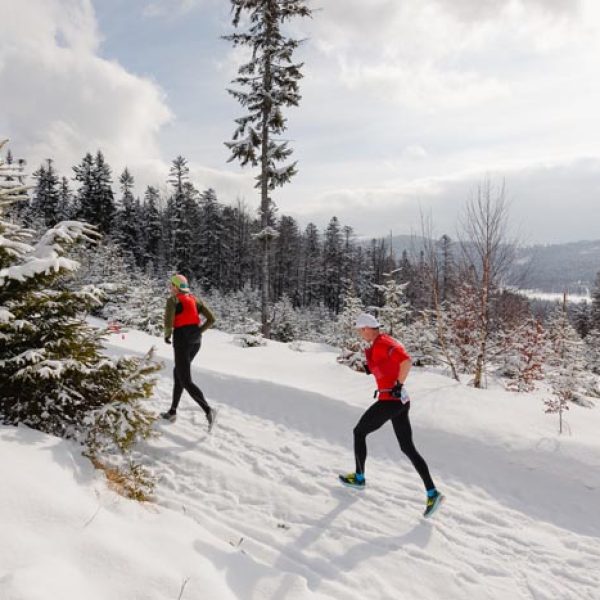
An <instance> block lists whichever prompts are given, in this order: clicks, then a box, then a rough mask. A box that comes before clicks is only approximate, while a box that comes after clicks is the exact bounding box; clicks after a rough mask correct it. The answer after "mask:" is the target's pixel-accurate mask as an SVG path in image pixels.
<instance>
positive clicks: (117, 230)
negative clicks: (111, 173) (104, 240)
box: [112, 167, 144, 265]
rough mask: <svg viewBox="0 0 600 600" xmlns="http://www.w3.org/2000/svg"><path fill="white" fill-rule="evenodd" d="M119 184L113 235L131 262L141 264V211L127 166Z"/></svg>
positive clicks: (133, 181)
mask: <svg viewBox="0 0 600 600" xmlns="http://www.w3.org/2000/svg"><path fill="white" fill-rule="evenodd" d="M119 184H120V187H121V198H120V202H119V207H118V209H117V211H116V214H115V224H114V227H113V235H112V237H113V239H114V240H115V241H116V243H117V244H119V245H120V246H121V248H122V250H123V254H124V256H126V257H127V258H128V261H129V263H130V264H131V265H140V264H142V257H143V254H144V250H143V248H142V242H141V237H142V232H141V228H140V212H139V208H138V206H137V204H136V201H135V198H134V196H133V186H134V185H135V180H134V179H133V176H132V175H131V173H130V172H129V169H127V167H126V168H125V169H124V171H123V173H122V174H121V176H120V177H119Z"/></svg>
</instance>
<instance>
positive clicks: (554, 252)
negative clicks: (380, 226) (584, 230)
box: [388, 235, 600, 294]
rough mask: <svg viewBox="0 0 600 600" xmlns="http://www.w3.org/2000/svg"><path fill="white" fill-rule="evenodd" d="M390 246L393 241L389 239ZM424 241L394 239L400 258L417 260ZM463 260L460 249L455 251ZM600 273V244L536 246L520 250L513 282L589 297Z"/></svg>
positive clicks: (412, 238)
mask: <svg viewBox="0 0 600 600" xmlns="http://www.w3.org/2000/svg"><path fill="white" fill-rule="evenodd" d="M388 242H389V238H388ZM421 244H422V238H421V237H414V236H409V235H398V236H394V237H392V246H393V249H394V253H395V255H396V257H397V258H399V257H400V256H401V255H402V252H403V251H404V250H406V251H408V253H409V254H410V255H413V256H416V255H418V253H419V250H420V248H421ZM455 256H459V249H458V248H456V249H455ZM599 271H600V240H594V241H582V242H572V243H569V244H551V245H535V246H528V247H525V248H521V249H519V251H518V252H517V261H516V264H515V268H514V274H513V279H514V281H517V282H518V285H519V287H520V288H522V289H530V290H540V291H542V292H550V293H552V292H563V291H564V290H565V289H566V290H567V291H569V292H570V293H572V294H587V293H588V292H589V290H590V289H591V288H592V287H593V285H594V279H595V278H596V274H597V273H598V272H599Z"/></svg>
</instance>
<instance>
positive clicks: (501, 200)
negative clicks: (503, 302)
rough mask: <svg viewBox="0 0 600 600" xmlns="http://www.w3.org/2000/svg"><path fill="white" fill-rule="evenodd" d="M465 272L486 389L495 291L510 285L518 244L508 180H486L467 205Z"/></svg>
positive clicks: (477, 377)
mask: <svg viewBox="0 0 600 600" xmlns="http://www.w3.org/2000/svg"><path fill="white" fill-rule="evenodd" d="M460 226H461V248H462V259H463V262H464V265H463V266H464V271H465V272H470V273H471V274H472V275H471V276H472V278H473V281H472V283H473V284H474V286H475V290H476V292H475V293H476V294H477V301H478V306H479V319H478V320H479V323H478V332H477V338H478V348H477V359H476V364H475V373H474V378H473V385H474V387H476V388H481V387H483V375H484V372H485V367H486V363H487V358H488V357H487V354H488V343H489V340H490V334H491V305H492V300H493V295H494V292H495V291H497V290H498V289H499V287H500V286H501V285H502V284H503V283H505V282H506V280H507V277H508V275H509V269H510V267H511V265H512V263H513V260H514V256H515V249H516V242H515V241H514V240H511V239H509V235H508V202H507V200H506V187H505V183H504V181H503V182H502V183H501V184H500V185H499V186H494V185H493V184H492V182H491V181H490V179H489V178H486V179H485V180H484V181H483V182H482V183H481V184H480V185H479V186H478V187H477V189H476V191H475V193H474V194H473V196H472V197H471V199H470V200H469V201H468V202H467V204H466V206H465V210H464V213H463V215H462V216H461V218H460Z"/></svg>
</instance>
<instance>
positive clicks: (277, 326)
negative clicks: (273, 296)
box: [271, 294, 298, 342]
mask: <svg viewBox="0 0 600 600" xmlns="http://www.w3.org/2000/svg"><path fill="white" fill-rule="evenodd" d="M271 335H272V337H273V339H274V340H277V341H279V342H293V341H294V340H296V339H298V315H297V313H296V311H295V310H294V307H293V305H292V301H291V300H290V298H289V296H287V295H286V294H283V296H282V297H281V298H280V299H279V300H278V301H277V302H275V304H274V305H273V316H272V318H271Z"/></svg>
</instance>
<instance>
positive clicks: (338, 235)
mask: <svg viewBox="0 0 600 600" xmlns="http://www.w3.org/2000/svg"><path fill="white" fill-rule="evenodd" d="M323 237H324V239H323V300H324V302H325V305H326V306H327V308H329V310H331V311H332V312H333V313H335V314H337V313H339V312H340V309H341V307H342V302H343V293H342V292H343V282H342V262H343V238H342V230H341V226H340V222H339V220H338V218H337V217H332V218H331V220H330V221H329V224H328V225H327V229H326V230H325V234H324V236H323Z"/></svg>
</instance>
